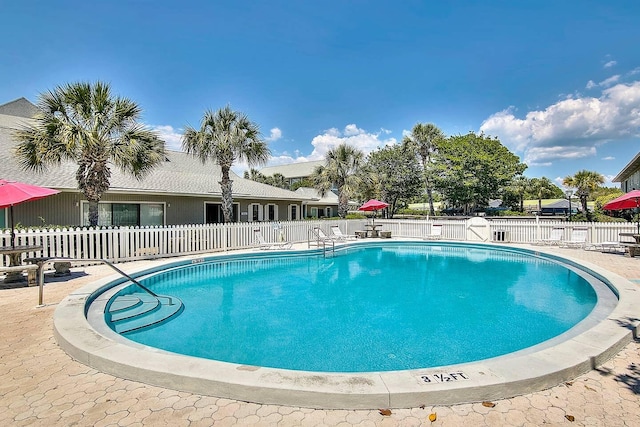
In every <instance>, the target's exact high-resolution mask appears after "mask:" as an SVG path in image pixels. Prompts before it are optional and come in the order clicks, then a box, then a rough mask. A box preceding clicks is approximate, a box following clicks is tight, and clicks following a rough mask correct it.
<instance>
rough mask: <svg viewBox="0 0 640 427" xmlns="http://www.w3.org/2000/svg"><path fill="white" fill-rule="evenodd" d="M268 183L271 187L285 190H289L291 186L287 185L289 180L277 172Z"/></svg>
mask: <svg viewBox="0 0 640 427" xmlns="http://www.w3.org/2000/svg"><path fill="white" fill-rule="evenodd" d="M267 183H268V184H269V185H273V186H274V187H278V188H285V189H287V190H288V189H289V184H288V183H287V179H286V178H285V177H284V175H282V174H281V173H277V172H276V173H274V174H273V175H271V177H269V179H268V181H267Z"/></svg>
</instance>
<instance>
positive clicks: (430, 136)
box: [402, 123, 445, 215]
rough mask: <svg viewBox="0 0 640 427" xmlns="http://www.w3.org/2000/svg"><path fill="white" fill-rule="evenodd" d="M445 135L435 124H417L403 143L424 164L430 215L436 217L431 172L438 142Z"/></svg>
mask: <svg viewBox="0 0 640 427" xmlns="http://www.w3.org/2000/svg"><path fill="white" fill-rule="evenodd" d="M444 137H445V136H444V133H443V132H442V131H441V130H440V129H439V128H438V127H437V126H436V125H434V124H432V123H427V124H422V123H418V124H416V125H415V126H414V127H413V129H412V130H411V134H409V135H407V136H405V137H404V139H403V140H402V142H403V143H405V144H408V145H409V146H411V147H413V149H414V150H416V152H417V153H418V156H419V157H420V161H421V162H422V170H423V172H424V183H425V190H426V192H427V199H428V201H429V215H434V214H435V210H434V209H433V182H432V181H433V179H432V176H431V175H432V172H431V156H432V154H433V153H434V152H435V151H436V149H437V144H438V141H439V140H441V139H444Z"/></svg>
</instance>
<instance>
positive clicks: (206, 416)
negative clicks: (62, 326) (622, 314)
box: [0, 249, 640, 427]
mask: <svg viewBox="0 0 640 427" xmlns="http://www.w3.org/2000/svg"><path fill="white" fill-rule="evenodd" d="M557 251H558V252H559V253H564V254H570V255H571V256H573V257H576V258H581V259H585V260H587V261H589V262H593V263H595V264H598V265H600V266H603V267H605V268H608V269H610V270H612V271H615V272H617V273H618V274H620V275H622V276H624V277H627V278H629V279H640V258H635V259H632V258H626V257H624V256H621V255H612V254H600V253H597V252H587V251H582V250H578V249H573V250H572V249H557ZM149 263H150V264H151V262H149ZM140 264H141V263H140V262H138V263H130V264H119V265H118V266H119V267H120V268H122V269H124V270H125V271H128V270H129V269H131V270H133V269H134V267H138V266H140ZM72 271H73V277H71V278H67V279H65V280H56V281H54V279H53V278H50V277H48V278H47V284H46V286H45V304H46V305H45V307H42V308H36V307H35V306H36V304H37V301H38V289H37V288H13V289H11V288H9V289H0V313H2V316H0V425H2V426H23V425H24V426H27V425H28V426H162V425H167V426H211V425H216V426H218V425H220V426H224V425H257V426H275V425H279V426H322V425H326V426H338V425H343V426H351V425H360V426H376V425H380V426H396V425H398V426H419V425H433V426H467V427H472V426H541V425H551V426H554V425H572V426H583V425H584V426H606V427H610V426H636V427H640V341H638V340H637V341H635V342H633V343H631V344H629V345H628V346H627V347H626V348H625V349H624V350H623V351H621V352H620V353H619V354H618V355H617V356H615V357H614V358H613V359H611V360H609V361H608V362H607V363H605V364H604V365H603V366H600V367H599V368H598V369H597V370H595V371H592V372H589V373H587V374H585V375H583V376H581V377H579V378H576V379H575V380H574V381H571V382H568V383H564V384H560V385H558V386H556V387H553V388H552V389H549V390H544V391H541V392H538V393H533V394H529V395H525V396H518V397H514V398H512V399H505V400H499V401H495V402H493V404H495V406H493V407H488V406H484V405H483V404H482V403H474V404H465V405H455V406H447V407H444V406H438V407H433V406H430V405H429V402H424V403H425V406H424V407H419V408H412V409H393V410H391V414H390V415H382V414H381V413H380V412H379V411H378V410H372V411H364V410H315V409H308V408H295V407H283V406H275V405H258V404H253V403H245V402H239V401H234V400H229V399H219V398H215V397H209V396H201V395H196V394H191V393H183V392H178V391H174V390H169V389H164V388H160V387H154V386H149V385H146V384H142V383H137V382H133V381H128V380H123V379H120V378H116V377H113V376H111V375H106V374H103V373H100V372H98V371H96V370H94V369H92V368H89V367H87V366H85V365H83V364H81V363H78V362H75V361H74V360H72V359H71V358H70V357H69V356H68V355H67V354H66V353H64V352H63V351H62V350H60V349H59V348H58V346H57V344H56V341H55V338H54V337H53V320H52V317H53V312H54V310H55V308H56V304H57V303H58V302H59V301H61V300H62V299H63V298H64V297H65V296H66V295H67V294H68V293H69V292H70V291H72V290H74V289H77V288H79V287H81V286H83V285H85V284H86V283H88V282H90V281H93V280H96V279H99V278H101V277H105V276H107V275H110V274H112V271H111V270H110V269H108V267H106V266H92V267H86V268H81V269H72ZM639 290H640V287H639ZM638 317H640V307H638ZM489 406H490V405H489ZM431 414H436V419H435V421H433V422H431V421H430V420H429V416H430V415H431Z"/></svg>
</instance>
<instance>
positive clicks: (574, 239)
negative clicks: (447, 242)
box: [560, 227, 589, 248]
mask: <svg viewBox="0 0 640 427" xmlns="http://www.w3.org/2000/svg"><path fill="white" fill-rule="evenodd" d="M588 232H589V229H587V228H584V227H575V228H574V229H573V230H571V238H570V239H569V240H562V241H561V242H560V246H561V247H563V248H584V247H585V245H586V244H587V235H588Z"/></svg>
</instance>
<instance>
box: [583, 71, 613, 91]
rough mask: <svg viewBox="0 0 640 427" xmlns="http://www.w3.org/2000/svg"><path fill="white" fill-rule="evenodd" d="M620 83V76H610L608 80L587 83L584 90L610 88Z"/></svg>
mask: <svg viewBox="0 0 640 427" xmlns="http://www.w3.org/2000/svg"><path fill="white" fill-rule="evenodd" d="M619 81H620V74H616V75H615V76H611V77H609V78H608V79H604V80H603V81H601V82H599V83H596V82H594V81H593V80H589V81H588V82H587V85H586V88H587V89H593V88H595V87H610V86H612V85H614V84H616V83H618V82H619Z"/></svg>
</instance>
